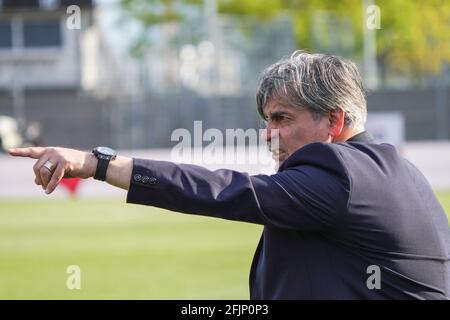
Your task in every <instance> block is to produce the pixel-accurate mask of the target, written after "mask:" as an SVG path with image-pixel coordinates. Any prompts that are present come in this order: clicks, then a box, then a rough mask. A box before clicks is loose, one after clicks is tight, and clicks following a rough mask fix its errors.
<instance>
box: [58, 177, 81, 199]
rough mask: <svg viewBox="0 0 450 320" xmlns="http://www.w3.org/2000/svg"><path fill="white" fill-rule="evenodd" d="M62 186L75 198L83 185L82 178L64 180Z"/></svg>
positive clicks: (61, 182)
mask: <svg viewBox="0 0 450 320" xmlns="http://www.w3.org/2000/svg"><path fill="white" fill-rule="evenodd" d="M60 184H61V185H62V186H63V187H65V188H66V189H67V190H68V191H69V194H70V196H72V197H75V196H76V195H77V190H78V188H79V186H80V184H81V178H63V179H62V180H61V181H60Z"/></svg>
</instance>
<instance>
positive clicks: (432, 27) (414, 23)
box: [122, 0, 450, 77]
mask: <svg viewBox="0 0 450 320" xmlns="http://www.w3.org/2000/svg"><path fill="white" fill-rule="evenodd" d="M217 3H218V11H219V13H221V14H227V15H230V16H233V17H235V18H238V19H248V18H256V19H259V20H267V19H274V18H275V17H277V16H278V15H280V14H283V15H287V16H289V17H290V18H291V21H292V25H293V29H294V34H295V38H296V42H297V46H298V47H299V48H306V49H309V50H311V51H316V50H321V51H324V50H327V48H326V46H327V43H326V41H325V43H322V42H324V41H322V40H323V39H325V38H327V37H328V38H330V34H329V32H331V31H334V33H333V34H332V36H331V38H332V39H331V40H333V43H334V44H340V43H343V42H345V41H347V40H348V39H350V40H351V41H349V42H348V41H347V42H348V43H349V44H350V45H349V46H350V47H351V50H352V55H356V56H358V55H361V53H362V38H363V32H364V30H363V28H364V27H365V21H364V16H363V13H364V8H363V5H364V1H363V0H340V1H329V0H271V1H261V0H217ZM374 3H375V5H377V6H378V7H379V8H380V12H381V29H379V30H377V32H376V40H377V58H378V60H379V62H380V65H381V66H382V67H383V66H384V68H388V69H389V70H393V71H399V72H407V73H410V74H412V75H414V76H416V77H420V76H423V75H426V74H430V73H437V72H439V71H440V70H441V68H442V67H443V64H444V63H448V62H450V32H449V30H450V1H447V0H428V1H423V0H379V1H374ZM122 4H123V6H124V8H125V10H126V11H127V12H128V13H129V14H131V16H132V17H134V18H136V19H138V20H139V21H141V22H142V23H143V24H144V25H146V26H152V25H155V24H160V23H166V22H174V21H177V22H179V21H182V19H183V16H184V11H183V8H185V6H201V5H203V0H122ZM155 8H156V9H158V10H155ZM320 12H322V13H326V14H327V15H328V17H334V20H330V19H328V20H327V19H325V20H320V21H319V22H318V20H317V17H320V15H318V13H320ZM330 21H334V22H333V24H332V25H330ZM318 23H319V24H324V25H322V26H321V27H320V28H317V24H318ZM341 26H342V28H341ZM323 27H326V28H325V29H324V28H323ZM335 27H336V28H337V32H336V30H334V29H335ZM327 28H328V29H327ZM324 30H325V32H324ZM326 30H328V31H326ZM327 33H328V35H327ZM337 33H338V35H336V34H337ZM347 47H348V46H347ZM328 49H329V50H330V51H333V49H336V48H333V47H331V48H328Z"/></svg>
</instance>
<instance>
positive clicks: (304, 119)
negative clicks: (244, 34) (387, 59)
mask: <svg viewBox="0 0 450 320" xmlns="http://www.w3.org/2000/svg"><path fill="white" fill-rule="evenodd" d="M257 106H258V111H259V113H260V114H261V116H262V117H263V118H264V119H265V120H266V121H267V134H266V139H267V142H268V143H269V144H272V148H273V142H274V140H275V139H277V142H278V144H279V148H278V150H273V152H274V154H275V156H276V157H278V159H279V161H280V167H279V169H278V172H277V173H276V174H273V175H255V176H249V175H248V174H245V173H239V172H235V171H231V170H217V171H208V170H206V169H204V168H202V167H199V166H194V165H185V164H180V165H177V164H174V163H171V162H165V161H152V160H144V159H131V158H126V157H122V156H117V157H116V156H115V154H114V152H113V151H112V150H110V149H102V148H100V149H98V148H97V149H95V150H94V153H86V152H82V151H78V150H72V149H64V148H24V149H16V150H10V154H12V155H14V156H27V157H32V158H35V159H39V160H38V161H37V162H36V164H35V165H34V172H35V175H36V180H35V182H36V184H38V185H42V187H43V188H44V189H46V193H51V192H53V190H54V189H55V187H56V186H57V184H58V182H59V181H60V180H61V178H62V177H64V176H66V177H80V178H90V177H94V176H95V177H96V179H99V180H105V179H106V181H107V182H108V183H110V184H112V185H115V186H117V187H120V188H123V189H126V190H128V195H127V202H129V203H138V204H144V205H151V206H156V207H162V208H166V209H170V210H174V211H178V212H184V213H191V214H198V215H206V216H213V217H219V218H224V219H230V220H236V221H245V222H251V223H257V224H262V225H264V231H263V234H262V236H261V240H260V242H259V245H258V248H257V250H256V254H255V257H254V260H253V264H252V267H251V273H250V296H251V298H252V299H448V298H449V297H450V273H449V252H450V246H449V243H450V232H449V226H448V221H447V218H446V216H445V213H444V211H443V209H442V207H441V206H440V205H439V203H438V201H437V200H436V198H435V196H434V194H433V191H432V190H431V187H430V186H429V184H428V182H427V181H426V179H425V178H424V177H423V175H422V174H421V173H420V172H419V171H418V170H417V169H416V168H415V167H414V166H413V165H412V164H410V163H409V162H407V161H406V160H404V159H403V158H402V157H401V156H399V155H398V154H397V152H396V150H395V148H394V147H392V146H390V145H387V144H381V145H379V144H375V143H373V142H372V140H371V139H370V137H369V135H368V134H367V133H366V132H365V131H364V122H365V119H366V101H365V94H364V89H363V86H362V83H361V78H360V75H359V73H358V71H357V68H356V66H355V65H354V64H353V63H352V62H350V61H348V60H345V59H343V58H340V57H336V56H332V55H322V54H308V53H304V52H295V53H294V54H293V55H292V56H291V57H289V58H287V59H283V60H281V61H279V62H277V63H276V64H274V65H272V66H270V67H269V68H268V69H267V70H266V71H265V72H264V74H263V76H262V80H261V83H260V86H259V89H258V93H257ZM274 132H277V134H276V135H275V134H274Z"/></svg>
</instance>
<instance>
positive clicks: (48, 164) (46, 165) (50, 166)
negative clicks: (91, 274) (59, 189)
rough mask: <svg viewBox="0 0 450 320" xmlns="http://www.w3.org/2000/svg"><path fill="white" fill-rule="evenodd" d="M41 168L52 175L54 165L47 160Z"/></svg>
mask: <svg viewBox="0 0 450 320" xmlns="http://www.w3.org/2000/svg"><path fill="white" fill-rule="evenodd" d="M43 167H45V168H46V169H48V171H50V172H51V173H53V171H54V169H55V165H54V164H53V163H52V162H51V161H49V160H47V161H46V162H45V163H44V165H43Z"/></svg>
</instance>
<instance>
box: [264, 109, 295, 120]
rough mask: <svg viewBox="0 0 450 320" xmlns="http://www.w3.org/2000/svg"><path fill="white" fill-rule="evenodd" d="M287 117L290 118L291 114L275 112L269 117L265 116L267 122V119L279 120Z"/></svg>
mask: <svg viewBox="0 0 450 320" xmlns="http://www.w3.org/2000/svg"><path fill="white" fill-rule="evenodd" d="M286 115H287V116H290V115H291V114H290V113H289V112H286V111H274V112H271V113H270V114H269V116H265V119H266V120H267V118H270V119H273V118H279V117H282V116H286Z"/></svg>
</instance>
